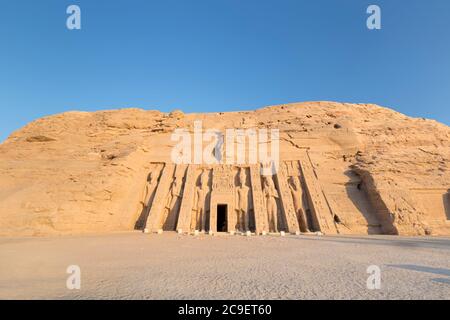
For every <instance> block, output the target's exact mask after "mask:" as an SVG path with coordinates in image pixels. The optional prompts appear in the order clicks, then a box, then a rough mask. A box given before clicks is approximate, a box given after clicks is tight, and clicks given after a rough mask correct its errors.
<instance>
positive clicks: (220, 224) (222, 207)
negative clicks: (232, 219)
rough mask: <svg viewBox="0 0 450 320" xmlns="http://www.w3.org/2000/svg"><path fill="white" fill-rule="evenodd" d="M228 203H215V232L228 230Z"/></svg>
mask: <svg viewBox="0 0 450 320" xmlns="http://www.w3.org/2000/svg"><path fill="white" fill-rule="evenodd" d="M227 216H228V205H226V204H218V205H217V232H228V219H227Z"/></svg>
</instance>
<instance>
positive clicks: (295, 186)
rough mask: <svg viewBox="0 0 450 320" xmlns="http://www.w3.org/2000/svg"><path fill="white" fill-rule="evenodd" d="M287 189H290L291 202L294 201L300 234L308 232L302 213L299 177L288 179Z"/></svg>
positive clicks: (301, 190) (301, 192)
mask: <svg viewBox="0 0 450 320" xmlns="http://www.w3.org/2000/svg"><path fill="white" fill-rule="evenodd" d="M289 188H290V189H291V195H292V200H293V201H294V208H295V213H296V215H297V220H298V223H299V225H300V230H301V231H302V232H309V229H308V223H307V220H306V217H305V213H304V211H303V189H302V187H301V184H300V178H299V177H294V176H292V177H290V179H289Z"/></svg>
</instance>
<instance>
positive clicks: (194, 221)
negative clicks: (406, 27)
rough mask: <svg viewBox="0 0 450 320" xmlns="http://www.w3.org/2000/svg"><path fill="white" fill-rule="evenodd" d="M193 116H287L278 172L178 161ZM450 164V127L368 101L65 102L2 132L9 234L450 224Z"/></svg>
mask: <svg viewBox="0 0 450 320" xmlns="http://www.w3.org/2000/svg"><path fill="white" fill-rule="evenodd" d="M194 120H201V121H202V126H203V130H206V129H209V128H214V129H218V130H221V131H225V129H229V128H244V129H252V128H253V129H264V128H277V129H279V130H280V171H279V172H278V174H277V175H276V176H274V177H271V179H270V181H269V180H268V181H265V180H264V179H261V177H260V176H259V174H258V172H259V167H256V166H255V165H252V164H249V163H244V164H236V165H202V164H197V165H187V164H186V165H175V164H173V163H171V152H172V150H173V147H174V145H175V144H176V142H174V141H172V139H171V134H172V133H173V132H174V130H175V129H177V128H186V129H187V130H189V132H191V133H192V131H193V130H194ZM246 151H248V146H246ZM449 165H450V128H449V127H447V126H445V125H443V124H440V123H438V122H436V121H432V120H426V119H414V118H410V117H407V116H405V115H403V114H400V113H398V112H395V111H393V110H390V109H387V108H382V107H379V106H376V105H370V104H347V103H335V102H306V103H295V104H289V105H280V106H272V107H266V108H263V109H259V110H256V111H246V112H229V113H210V114H184V113H182V112H181V111H174V112H172V113H170V114H165V113H162V112H159V111H144V110H141V109H123V110H113V111H98V112H91V113H89V112H67V113H63V114H58V115H54V116H49V117H44V118H41V119H38V120H36V121H33V122H32V123H30V124H28V125H26V126H25V127H23V128H22V129H20V130H18V131H16V132H14V133H13V134H11V136H10V137H9V138H8V139H7V140H6V141H5V142H4V143H2V144H1V145H0V235H2V236H28V235H31V236H39V235H58V234H76V233H88V232H92V233H99V232H112V231H125V230H133V229H139V230H144V228H147V230H148V231H149V232H158V230H173V231H175V230H183V231H184V232H187V233H194V232H195V230H202V231H204V232H208V233H210V234H215V233H216V232H220V231H227V232H234V231H241V232H243V233H246V232H250V231H251V232H255V234H265V233H267V232H283V233H284V232H288V233H292V234H299V232H300V231H301V232H322V233H325V234H380V233H384V234H404V235H425V234H431V235H450V196H449V189H450V169H449ZM177 177H178V178H177ZM296 179H298V182H296V181H297V180H296ZM175 180H177V182H175ZM199 199H200V200H199ZM224 217H225V218H224ZM274 220H275V221H274ZM219 221H220V223H219ZM222 228H224V229H222Z"/></svg>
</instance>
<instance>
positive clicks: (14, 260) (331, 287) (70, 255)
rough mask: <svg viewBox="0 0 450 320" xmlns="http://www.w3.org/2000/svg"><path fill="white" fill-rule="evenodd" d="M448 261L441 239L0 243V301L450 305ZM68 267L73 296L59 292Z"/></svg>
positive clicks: (126, 236)
mask: <svg viewBox="0 0 450 320" xmlns="http://www.w3.org/2000/svg"><path fill="white" fill-rule="evenodd" d="M449 256H450V239H449V238H441V237H402V236H379V235H378V236H314V235H300V236H293V235H286V236H285V237H280V236H259V237H245V236H236V235H235V236H230V235H227V236H220V235H216V236H213V237H211V236H206V235H200V236H198V237H193V236H186V235H178V234H176V233H174V232H167V233H164V234H162V235H145V234H142V233H140V232H127V233H118V234H110V235H84V236H63V237H44V238H2V239H0V261H1V264H0V299H19V298H20V299H38V298H42V299H450V264H449ZM74 264H75V265H78V266H79V267H80V268H81V289H80V290H68V289H67V288H66V280H67V277H68V276H69V275H68V274H66V269H67V267H68V266H69V265H74ZM369 265H378V266H379V267H380V269H381V289H380V290H368V289H367V287H366V280H367V277H368V276H369V274H367V273H366V270H367V267H368V266H369Z"/></svg>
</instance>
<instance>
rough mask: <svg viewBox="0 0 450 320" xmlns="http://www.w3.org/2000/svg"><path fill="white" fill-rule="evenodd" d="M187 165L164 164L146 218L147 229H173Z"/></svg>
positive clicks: (178, 210) (178, 209) (175, 223)
mask: <svg viewBox="0 0 450 320" xmlns="http://www.w3.org/2000/svg"><path fill="white" fill-rule="evenodd" d="M186 169H187V166H185V165H178V166H175V165H173V164H166V165H165V166H164V169H163V171H162V174H161V178H160V180H159V183H158V187H157V189H156V192H155V195H154V199H153V203H152V206H151V208H150V212H149V215H148V218H147V223H146V228H147V229H148V230H149V231H152V232H154V231H158V230H160V229H162V230H167V231H173V230H175V227H176V225H177V220H178V215H179V212H180V206H181V199H182V197H183V189H184V184H185V183H184V182H185V174H186Z"/></svg>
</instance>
